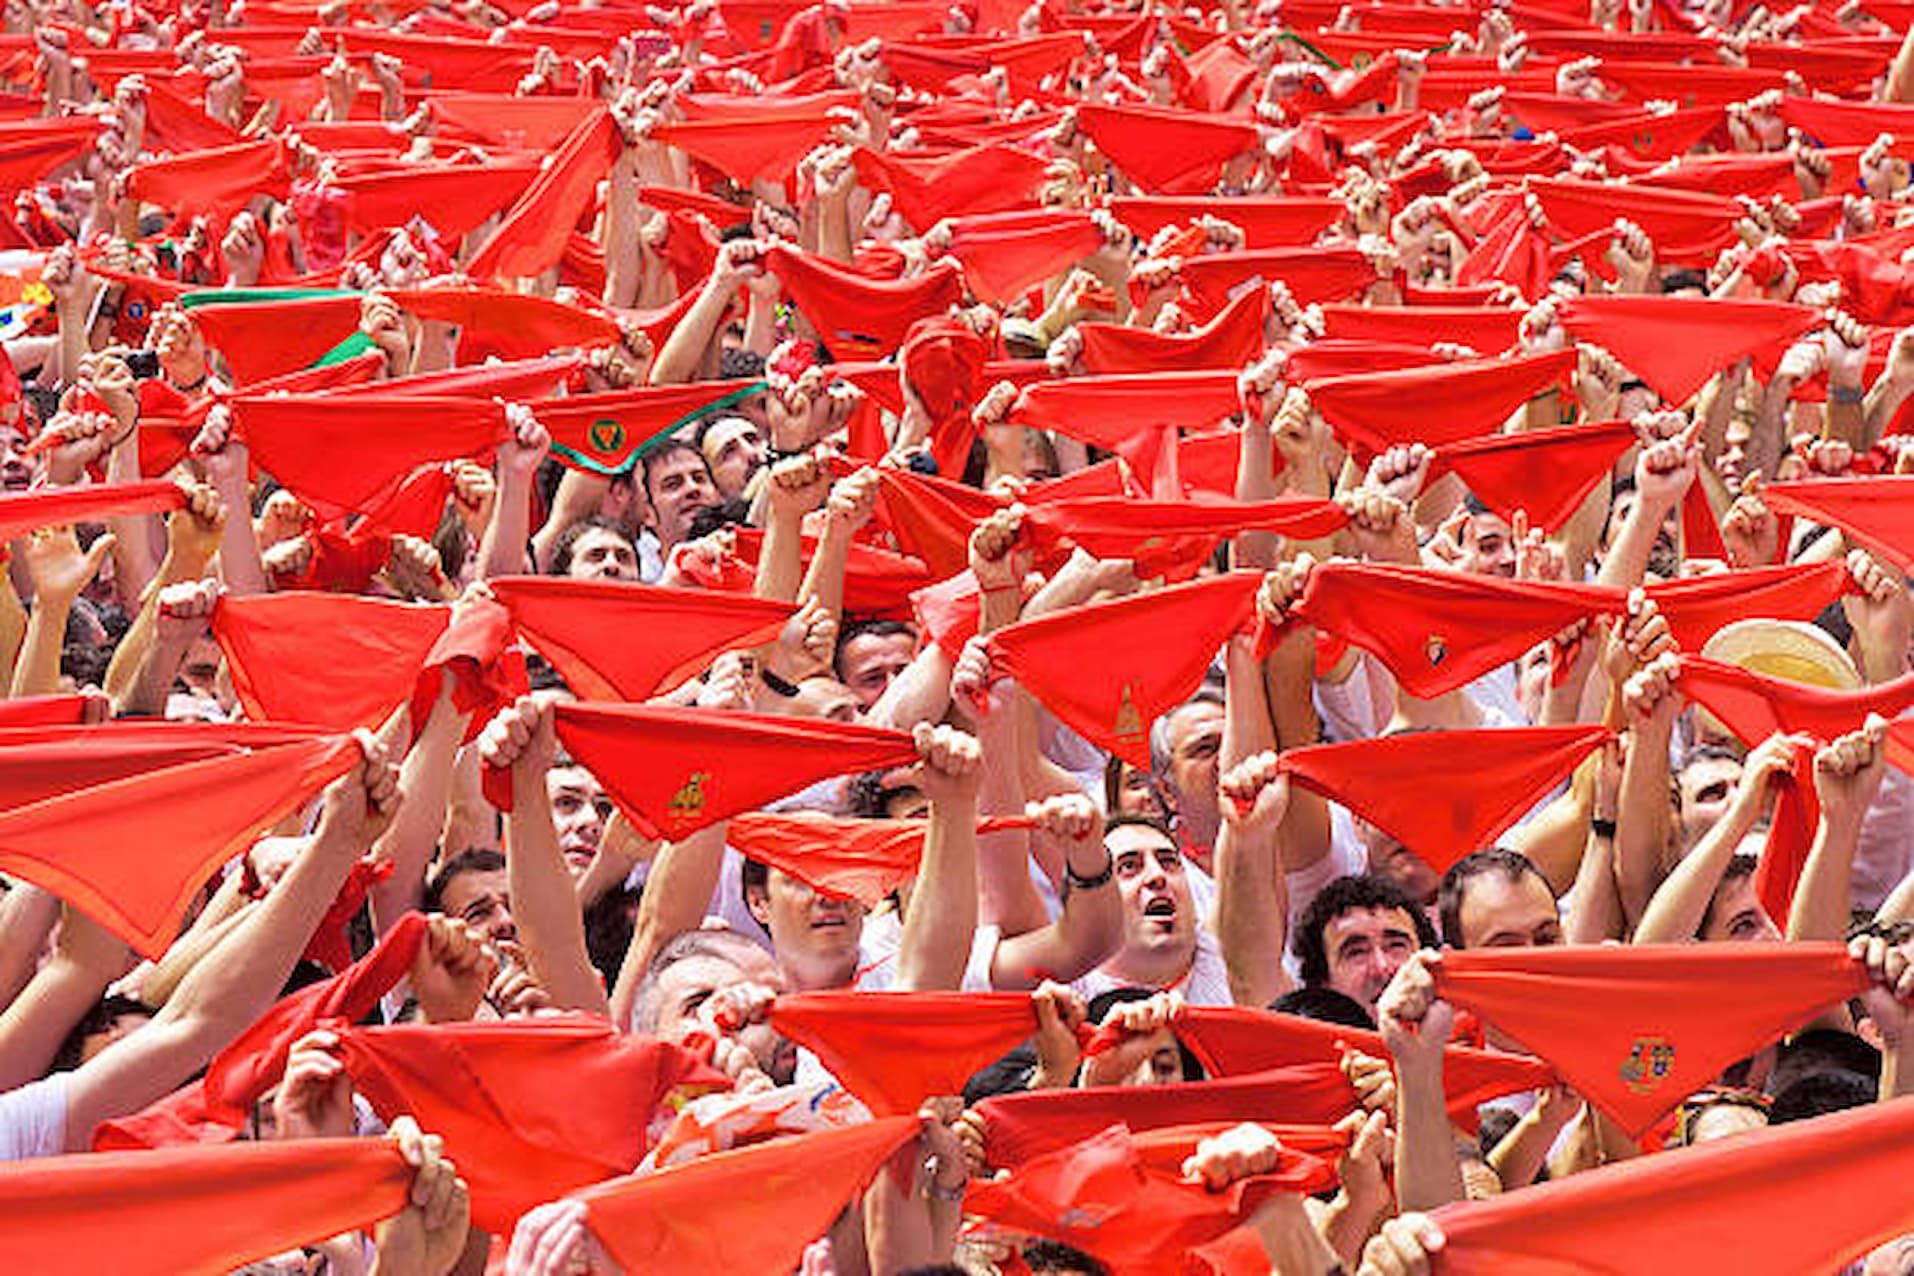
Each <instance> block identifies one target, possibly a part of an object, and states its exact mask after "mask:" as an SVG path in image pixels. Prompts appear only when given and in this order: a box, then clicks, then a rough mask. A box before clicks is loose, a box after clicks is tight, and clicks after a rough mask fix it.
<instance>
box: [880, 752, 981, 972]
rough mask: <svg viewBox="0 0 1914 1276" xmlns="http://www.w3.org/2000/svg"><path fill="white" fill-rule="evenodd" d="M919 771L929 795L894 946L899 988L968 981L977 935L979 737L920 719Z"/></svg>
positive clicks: (925, 791) (926, 792)
mask: <svg viewBox="0 0 1914 1276" xmlns="http://www.w3.org/2000/svg"><path fill="white" fill-rule="evenodd" d="M916 736H917V752H918V755H919V756H920V757H921V758H922V759H923V762H922V765H921V766H920V767H919V768H918V773H919V775H920V777H921V779H920V784H921V786H922V788H923V790H924V795H925V796H926V797H928V798H929V799H930V827H929V829H928V831H927V832H926V833H925V835H924V858H923V862H922V864H920V865H919V867H918V871H917V885H916V887H915V888H914V889H913V890H912V891H911V897H910V907H909V908H908V909H907V910H906V911H905V914H904V934H903V939H902V941H901V943H900V945H899V947H898V951H897V986H898V988H899V990H900V991H907V992H910V991H917V990H919V989H948V990H954V989H956V988H957V987H959V986H960V985H961V984H962V982H963V977H964V967H965V966H966V965H967V964H968V962H969V960H970V946H971V942H972V940H973V939H974V938H975V937H976V933H977V785H978V782H979V781H980V779H981V778H982V764H983V759H982V755H981V750H979V749H978V747H977V741H976V740H975V739H974V738H972V737H971V736H968V735H965V734H964V733H963V732H961V731H958V730H956V729H954V728H952V727H933V726H930V725H929V724H927V723H920V724H919V725H918V727H917V730H916Z"/></svg>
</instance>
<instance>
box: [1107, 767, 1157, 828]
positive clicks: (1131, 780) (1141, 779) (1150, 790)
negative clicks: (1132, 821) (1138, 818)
mask: <svg viewBox="0 0 1914 1276" xmlns="http://www.w3.org/2000/svg"><path fill="white" fill-rule="evenodd" d="M1118 765H1119V766H1120V767H1121V768H1122V770H1120V771H1119V772H1118V773H1117V795H1116V808H1117V814H1118V815H1143V816H1151V817H1154V818H1157V819H1161V818H1162V817H1163V816H1164V815H1165V814H1166V812H1165V811H1164V810H1163V802H1162V799H1160V798H1159V797H1157V794H1156V780H1155V779H1154V778H1153V777H1152V776H1151V775H1150V773H1149V772H1148V771H1144V770H1141V769H1139V768H1137V767H1133V766H1131V765H1130V764H1129V763H1128V762H1120V763H1118Z"/></svg>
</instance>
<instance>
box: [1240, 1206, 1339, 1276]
mask: <svg viewBox="0 0 1914 1276" xmlns="http://www.w3.org/2000/svg"><path fill="white" fill-rule="evenodd" d="M1248 1226H1249V1227H1250V1229H1251V1230H1252V1231H1254V1232H1255V1233H1256V1238H1257V1239H1258V1240H1260V1241H1261V1242H1262V1243H1263V1253H1264V1254H1265V1255H1266V1256H1267V1257H1268V1258H1269V1262H1270V1266H1271V1267H1272V1268H1273V1269H1274V1270H1275V1271H1276V1272H1279V1273H1281V1274H1282V1276H1292V1274H1293V1276H1323V1273H1326V1272H1332V1271H1341V1270H1342V1259H1341V1257H1340V1256H1339V1255H1338V1254H1337V1253H1336V1251H1335V1250H1333V1249H1331V1248H1330V1247H1329V1242H1328V1241H1326V1240H1324V1239H1323V1236H1322V1233H1320V1232H1318V1231H1317V1230H1316V1225H1315V1224H1314V1223H1312V1222H1310V1219H1309V1211H1308V1210H1306V1209H1304V1208H1303V1199H1302V1198H1301V1197H1299V1196H1291V1195H1290V1194H1288V1193H1287V1192H1279V1193H1277V1194H1276V1195H1274V1196H1271V1197H1270V1198H1269V1199H1268V1200H1266V1201H1264V1202H1263V1203H1262V1204H1261V1205H1260V1206H1258V1207H1257V1210H1256V1212H1255V1213H1254V1214H1253V1215H1251V1216H1250V1219H1249V1224H1248Z"/></svg>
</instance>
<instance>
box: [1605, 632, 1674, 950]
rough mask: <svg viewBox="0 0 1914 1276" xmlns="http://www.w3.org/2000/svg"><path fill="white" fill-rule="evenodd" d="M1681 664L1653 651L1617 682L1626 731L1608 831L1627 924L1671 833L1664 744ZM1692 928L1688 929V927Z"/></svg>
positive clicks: (1636, 915) (1646, 894) (1644, 897)
mask: <svg viewBox="0 0 1914 1276" xmlns="http://www.w3.org/2000/svg"><path fill="white" fill-rule="evenodd" d="M1680 672H1681V666H1680V664H1679V663H1678V662H1677V660H1676V658H1675V657H1674V656H1671V655H1663V656H1659V657H1657V658H1656V659H1654V660H1652V661H1650V662H1649V663H1648V664H1647V665H1644V666H1643V667H1642V668H1641V669H1640V670H1638V671H1636V672H1635V673H1634V674H1632V675H1630V677H1629V679H1628V681H1627V682H1625V683H1623V684H1622V718H1623V721H1624V723H1625V724H1626V726H1627V729H1628V734H1629V742H1628V756H1627V759H1626V760H1625V761H1624V762H1623V763H1622V791H1621V798H1620V803H1619V809H1618V811H1617V813H1616V820H1615V831H1614V839H1615V840H1614V846H1613V848H1612V849H1613V851H1614V865H1615V888H1616V891H1617V893H1618V895H1619V897H1620V900H1621V906H1622V916H1623V918H1624V920H1625V922H1626V924H1627V925H1628V926H1630V927H1633V926H1635V925H1637V924H1639V923H1640V922H1641V920H1642V915H1643V913H1645V912H1646V911H1647V908H1648V901H1649V900H1650V899H1651V898H1652V897H1653V896H1654V894H1655V889H1656V887H1657V886H1659V885H1660V884H1661V866H1662V861H1663V856H1664V855H1665V853H1666V851H1667V847H1668V842H1669V839H1670V838H1671V837H1673V836H1674V821H1673V818H1672V813H1671V811H1670V809H1669V801H1668V792H1669V785H1670V784H1671V783H1673V780H1672V779H1671V777H1670V775H1669V772H1668V746H1669V742H1670V741H1671V740H1672V739H1673V738H1674V734H1675V719H1676V718H1677V717H1679V716H1680V715H1681V707H1682V703H1683V702H1682V696H1681V692H1680V691H1679V690H1678V689H1677V687H1678V684H1677V682H1676V677H1677V675H1678V674H1679V673H1680ZM1691 933H1692V932H1691Z"/></svg>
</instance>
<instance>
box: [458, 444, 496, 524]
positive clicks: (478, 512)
mask: <svg viewBox="0 0 1914 1276" xmlns="http://www.w3.org/2000/svg"><path fill="white" fill-rule="evenodd" d="M452 502H453V508H454V509H456V510H457V511H458V512H459V518H460V519H462V520H464V523H465V527H466V530H467V531H469V532H471V534H472V535H473V536H483V535H484V534H485V529H486V527H487V526H488V525H489V524H490V523H491V521H492V508H493V506H495V505H496V504H497V503H498V483H497V481H496V480H495V479H493V477H492V472H491V471H490V470H488V469H486V468H485V467H484V466H483V465H480V464H479V463H478V462H477V461H454V462H453V463H452Z"/></svg>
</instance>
